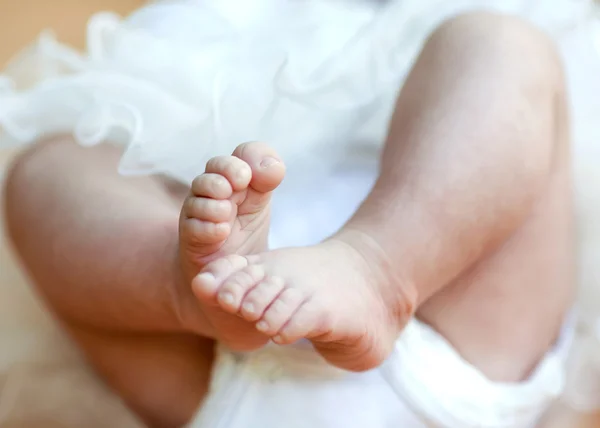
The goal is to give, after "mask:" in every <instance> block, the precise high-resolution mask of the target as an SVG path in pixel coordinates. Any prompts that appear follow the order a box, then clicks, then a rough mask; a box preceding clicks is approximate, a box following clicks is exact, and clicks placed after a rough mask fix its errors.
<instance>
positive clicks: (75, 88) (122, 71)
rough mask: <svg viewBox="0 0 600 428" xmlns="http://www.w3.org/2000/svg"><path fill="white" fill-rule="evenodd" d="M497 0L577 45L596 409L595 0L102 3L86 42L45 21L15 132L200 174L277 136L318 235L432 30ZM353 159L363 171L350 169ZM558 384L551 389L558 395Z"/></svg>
mask: <svg viewBox="0 0 600 428" xmlns="http://www.w3.org/2000/svg"><path fill="white" fill-rule="evenodd" d="M481 7H485V8H488V9H495V10H500V11H506V12H513V13H516V14H519V15H521V16H524V17H526V18H528V19H530V20H532V21H534V22H535V23H537V24H538V25H540V26H542V27H543V28H545V29H546V30H548V31H549V32H550V33H551V34H553V35H554V36H555V38H556V40H557V42H558V43H559V45H560V47H561V50H562V52H563V54H564V56H565V59H566V64H567V77H568V80H569V85H570V87H571V91H572V94H573V107H574V115H573V122H574V134H575V146H574V159H575V178H576V187H577V198H578V199H577V202H578V209H579V213H580V224H581V225H582V230H583V232H582V233H581V236H580V238H581V239H580V241H581V243H582V251H581V258H580V260H581V271H582V272H581V277H582V281H583V283H584V291H585V292H584V293H583V296H584V298H583V299H582V302H583V303H584V304H582V305H581V308H582V313H583V315H584V316H583V317H582V318H581V320H582V322H581V326H582V329H583V330H584V331H586V332H587V333H586V334H585V336H584V337H585V340H584V342H585V343H586V345H585V347H580V348H579V349H580V350H581V352H580V353H579V354H577V355H576V356H575V357H573V365H574V367H575V368H576V369H575V370H574V372H575V373H584V376H583V377H585V378H586V380H587V381H589V382H587V383H586V384H584V383H582V382H580V381H578V380H577V378H575V380H573V381H572V382H571V384H572V386H571V388H570V391H573V393H570V394H569V396H570V397H572V401H573V402H574V403H576V404H577V405H578V406H580V407H585V408H591V407H595V406H600V388H599V387H598V385H600V358H598V355H600V340H599V338H600V336H599V335H598V329H597V328H596V327H595V324H596V319H597V318H598V314H599V313H600V293H598V292H597V291H595V290H596V289H600V287H598V285H599V283H600V279H599V278H600V275H598V274H597V272H598V270H599V268H597V266H598V265H600V263H599V262H598V254H599V253H600V230H597V229H598V228H597V226H593V219H595V218H600V203H599V202H598V195H600V176H598V174H597V173H596V170H597V167H596V165H597V159H600V148H599V146H600V144H599V141H600V127H598V126H597V123H598V122H597V114H598V112H600V79H599V78H598V76H600V60H599V53H598V52H599V50H600V35H599V34H600V33H599V32H598V30H597V21H595V20H594V11H593V9H592V2H591V1H587V0H555V1H552V2H548V1H546V2H544V1H542V0H538V1H530V0H487V1H486V0H455V1H449V0H428V1H422V0H387V1H386V0H380V1H375V0H373V1H366V0H365V1H362V0H329V1H326V0H304V1H298V0H246V1H243V2H241V1H239V0H174V1H156V2H152V3H150V4H148V5H147V6H146V7H144V8H142V9H140V10H139V11H138V12H136V13H134V14H133V15H132V16H130V17H129V18H127V19H125V20H122V19H121V18H119V17H117V16H115V15H114V14H110V13H100V14H97V15H95V16H94V17H93V18H92V19H91V20H90V22H89V26H88V38H87V39H88V44H87V49H86V51H85V52H84V53H80V52H77V51H75V50H73V49H71V48H69V47H67V46H64V45H61V44H59V43H58V42H57V41H56V40H55V39H54V38H53V37H52V36H51V35H50V34H44V35H42V36H41V38H40V40H39V41H38V42H37V43H36V44H34V45H33V46H31V47H30V48H29V49H27V50H26V51H24V52H23V53H22V54H21V55H19V56H18V57H17V58H15V60H14V61H13V62H12V63H11V64H10V65H9V67H8V68H7V70H6V72H5V74H3V75H2V76H1V77H0V126H1V127H2V128H3V130H4V136H3V137H2V139H1V140H0V145H19V144H27V143H30V142H33V141H35V140H36V139H37V138H40V137H42V136H44V135H48V134H52V133H72V134H73V135H74V137H75V139H76V140H77V141H78V142H79V143H80V144H82V145H85V146H92V145H95V144H99V143H101V142H104V141H111V142H114V143H117V144H122V145H123V146H124V147H125V153H124V155H123V157H122V159H121V162H120V165H119V170H120V172H121V173H122V174H130V175H131V174H165V175H167V176H169V177H172V178H174V179H177V180H181V181H183V182H189V181H190V180H191V179H192V178H193V177H194V176H196V175H197V174H198V173H199V172H201V171H202V170H203V167H204V163H205V162H206V161H207V160H208V159H209V158H210V157H212V156H214V155H221V154H224V153H228V152H231V151H232V150H233V148H234V147H235V146H236V145H238V144H239V143H240V142H244V141H248V140H263V141H267V142H269V143H270V144H272V145H273V146H274V147H275V148H276V149H277V150H278V151H279V152H280V153H281V155H282V156H283V157H284V159H286V162H287V164H288V167H289V174H288V179H287V180H286V183H285V186H287V190H288V191H287V192H280V193H282V194H285V195H288V196H283V197H282V199H281V200H280V201H282V202H281V203H280V204H279V205H277V204H276V207H275V209H274V224H275V226H274V229H275V231H277V230H279V231H281V232H280V233H279V234H278V233H277V232H276V233H275V234H274V235H275V238H274V239H275V241H277V243H276V246H280V245H284V244H296V245H299V244H304V243H311V242H312V241H316V240H318V239H319V238H322V237H323V236H326V235H327V233H330V232H332V231H334V230H335V229H336V228H337V227H338V226H339V225H340V224H342V223H343V221H344V220H345V218H343V217H340V215H339V212H346V211H347V214H344V215H349V214H350V210H341V209H339V208H340V206H341V205H343V203H344V202H340V203H339V204H334V205H335V208H336V209H335V210H333V211H335V212H333V211H332V210H331V208H330V207H331V206H332V203H331V200H328V196H323V195H321V196H319V197H316V196H315V195H318V191H319V188H322V187H323V183H324V182H325V181H326V180H330V181H331V183H333V182H335V184H331V186H329V187H328V188H329V189H334V190H335V191H334V192H333V193H335V194H336V195H342V196H341V197H342V199H343V195H345V194H346V195H348V198H347V199H345V200H344V201H345V203H346V204H347V205H348V207H349V208H350V207H353V206H356V205H357V204H358V203H359V202H360V198H362V197H363V196H364V195H365V194H366V192H367V191H368V187H369V185H370V183H371V182H372V180H373V179H374V176H375V174H376V157H377V153H378V150H379V148H380V147H381V145H382V142H383V139H384V136H385V132H386V125H387V122H388V120H389V117H390V114H391V111H392V108H393V104H394V99H395V97H396V94H397V91H398V89H399V88H400V86H401V84H402V81H403V79H404V77H405V75H406V73H407V71H408V69H409V68H410V65H411V64H412V62H413V61H414V58H415V56H416V54H417V52H418V50H419V48H420V46H421V44H422V42H423V40H424V38H425V37H426V35H427V34H428V33H429V32H430V31H431V30H432V29H433V28H434V27H435V26H436V25H437V24H438V23H439V22H441V21H442V20H443V19H444V18H446V17H448V16H450V15H452V14H454V13H458V12H460V11H465V10H469V9H473V8H481ZM352 159H354V160H356V159H358V161H357V162H358V163H355V164H352V162H354V161H353V160H352ZM349 162H350V163H351V164H352V165H351V168H350V169H352V168H354V167H356V166H357V165H358V167H357V168H356V170H357V171H359V172H357V173H354V172H349V170H348V168H346V169H345V170H343V171H342V172H339V168H340V165H341V164H346V166H348V163H349ZM308 167H310V169H311V174H310V176H311V177H313V179H312V180H313V181H312V182H311V183H309V185H307V182H306V180H308V178H306V177H305V176H304V174H302V171H305V170H306V168H308ZM342 169H343V168H342ZM365 171H367V172H365ZM360 174H366V175H365V177H363V178H364V179H362V178H361V175H360ZM352 180H355V181H356V183H355V184H356V186H354V185H352V183H354V182H353V181H352ZM359 181H360V184H359V183H358V182H359ZM365 183H366V184H365ZM311 186H312V187H311ZM307 189H309V190H307ZM283 190H285V189H283ZM296 191H297V192H298V193H296ZM302 191H304V192H310V194H311V195H312V199H313V200H314V201H315V202H314V204H313V205H312V206H307V207H305V208H306V211H305V212H303V214H302V218H296V217H298V210H297V209H296V207H297V204H298V202H297V201H298V200H308V199H307V198H303V197H302V195H301V193H300V192H302ZM329 194H332V193H331V192H330V193H329ZM325 202H328V203H325ZM278 207H279V208H278ZM289 207H292V208H293V209H289ZM328 210H329V211H328ZM284 214H285V215H284ZM294 216H296V217H294ZM294 221H295V223H293V222H294ZM278 222H279V223H278ZM278 224H279V226H278ZM291 224H294V225H295V226H297V227H290V225H291ZM293 230H297V231H301V232H298V233H299V234H298V236H292V234H293ZM302 231H304V232H302ZM307 231H312V233H313V235H310V234H309V233H305V232H307ZM315 231H316V232H315ZM423 334H426V333H423ZM413 337H415V336H414V335H413ZM413 342H414V341H413ZM415 346H418V345H415ZM402 352H403V351H402V349H398V350H397V352H396V354H395V355H396V356H397V357H398V356H399V355H401V354H402ZM404 358H407V357H406V356H405V357H404ZM596 373H598V376H596ZM557 382H558V381H557ZM559 383H560V382H559ZM559 389H560V388H559ZM550 390H551V391H554V392H552V394H550V398H551V396H553V395H555V394H557V393H558V390H556V391H555V390H554V389H553V388H550ZM515 409H516V408H515ZM513 410H514V409H513ZM515 411H516V410H515ZM463 426H466V425H463ZM472 426H476V425H472ZM477 426H479V425H477ZM489 426H492V425H489ZM494 426H501V425H494Z"/></svg>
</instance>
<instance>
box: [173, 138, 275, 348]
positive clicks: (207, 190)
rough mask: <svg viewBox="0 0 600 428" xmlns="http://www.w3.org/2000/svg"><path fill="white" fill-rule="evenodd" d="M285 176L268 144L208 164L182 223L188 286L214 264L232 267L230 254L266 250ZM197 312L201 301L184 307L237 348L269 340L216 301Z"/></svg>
mask: <svg viewBox="0 0 600 428" xmlns="http://www.w3.org/2000/svg"><path fill="white" fill-rule="evenodd" d="M284 174H285V166H284V164H283V162H282V161H281V160H280V159H279V157H278V156H277V154H276V153H275V152H274V151H273V149H271V148H270V147H268V146H267V145H265V144H263V143H246V144H242V145H240V146H238V147H237V148H236V149H235V151H234V152H233V155H232V156H220V157H216V158H213V159H211V160H210V161H208V163H207V165H206V172H205V173H204V174H202V175H200V176H198V177H196V179H194V181H193V182H192V186H191V190H190V194H189V196H188V197H187V198H186V200H185V201H184V203H183V208H182V210H181V216H180V220H179V261H180V263H181V266H182V270H183V284H184V286H185V287H189V286H190V284H191V282H192V279H193V278H194V277H195V276H196V275H197V274H198V272H199V271H200V270H201V269H202V268H203V267H204V266H205V265H206V264H207V263H209V262H211V261H214V262H213V263H214V265H216V266H221V268H222V269H223V268H225V266H228V265H227V259H226V258H224V256H226V255H230V254H249V253H255V252H261V251H265V250H266V249H267V239H268V232H269V202H270V197H271V192H272V191H273V190H274V189H275V188H276V187H277V186H278V185H279V184H280V183H281V181H282V179H283V176H284ZM231 267H232V268H235V267H236V265H235V264H234V265H232V266H231ZM198 309H199V307H198V305H197V301H195V302H194V304H193V305H190V306H189V307H188V308H186V309H184V312H185V313H184V314H183V315H182V317H184V318H185V319H186V321H184V322H186V323H189V324H193V323H194V322H195V320H196V318H197V317H202V321H203V323H204V324H206V323H208V324H210V325H211V326H212V328H213V329H214V332H213V333H214V337H216V338H217V339H218V340H220V341H221V342H224V343H226V344H227V345H229V346H230V347H232V348H234V349H238V350H245V349H252V348H256V347H258V346H261V345H263V344H264V343H266V342H267V341H268V338H267V337H266V336H265V335H264V334H261V333H259V332H257V331H256V330H255V329H253V328H250V326H248V324H247V323H246V322H244V321H243V320H242V319H240V318H239V317H236V316H232V315H231V314H229V313H226V312H224V311H223V310H222V309H221V308H220V307H219V305H218V304H217V302H216V301H210V299H204V300H203V305H202V306H201V308H200V309H201V314H200V313H198Z"/></svg>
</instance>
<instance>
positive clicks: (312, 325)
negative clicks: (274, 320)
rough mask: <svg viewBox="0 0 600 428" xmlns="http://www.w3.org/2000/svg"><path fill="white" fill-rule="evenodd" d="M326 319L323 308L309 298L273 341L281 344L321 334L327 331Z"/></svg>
mask: <svg viewBox="0 0 600 428" xmlns="http://www.w3.org/2000/svg"><path fill="white" fill-rule="evenodd" d="M325 320H326V317H324V316H323V313H322V310H320V309H319V307H317V306H316V305H314V304H313V303H312V301H310V300H309V301H307V302H305V303H304V304H303V305H301V306H300V308H298V310H297V311H296V312H295V313H294V315H293V316H292V317H291V319H290V320H289V321H288V322H287V324H286V325H284V326H283V328H282V329H281V330H280V331H279V333H278V334H277V336H276V337H275V338H274V340H273V341H274V342H276V343H278V344H280V345H287V344H290V343H294V342H297V341H298V340H300V339H304V338H307V339H311V338H313V337H316V336H319V335H321V334H323V332H324V331H327V330H326V328H327V325H326V324H327V323H326V321H325Z"/></svg>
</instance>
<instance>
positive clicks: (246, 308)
mask: <svg viewBox="0 0 600 428" xmlns="http://www.w3.org/2000/svg"><path fill="white" fill-rule="evenodd" d="M242 309H243V310H244V312H247V313H249V314H253V313H254V304H253V303H248V302H246V303H244V304H243V305H242Z"/></svg>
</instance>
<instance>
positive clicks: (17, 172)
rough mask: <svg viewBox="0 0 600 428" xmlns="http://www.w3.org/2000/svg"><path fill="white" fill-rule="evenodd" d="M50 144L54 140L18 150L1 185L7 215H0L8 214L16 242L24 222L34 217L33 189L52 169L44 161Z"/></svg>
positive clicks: (6, 216) (11, 234) (7, 220)
mask: <svg viewBox="0 0 600 428" xmlns="http://www.w3.org/2000/svg"><path fill="white" fill-rule="evenodd" d="M49 144H51V141H42V142H40V143H36V144H33V145H31V146H30V147H28V148H26V149H25V150H23V151H21V152H20V153H18V154H17V155H16V156H15V157H14V158H13V159H12V162H11V163H10V165H9V166H8V169H7V171H6V174H5V176H4V180H3V182H2V188H1V189H0V190H1V191H0V196H1V197H2V199H3V200H2V206H3V210H4V213H3V214H4V215H3V216H2V215H0V218H1V217H3V218H4V221H5V222H6V228H7V232H8V233H7V235H8V237H9V238H10V239H11V240H12V241H13V243H15V244H16V242H15V239H17V237H18V236H19V235H20V231H21V229H22V228H21V225H24V224H26V223H27V220H30V219H26V218H27V217H28V215H27V214H28V212H29V211H30V205H31V202H32V198H33V196H32V193H34V190H35V188H36V186H38V185H39V183H40V181H43V180H44V179H45V178H46V177H44V172H46V173H47V172H49V167H48V165H47V164H46V163H45V162H44V152H45V151H46V148H47V147H48V145H49ZM17 249H18V248H17Z"/></svg>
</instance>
